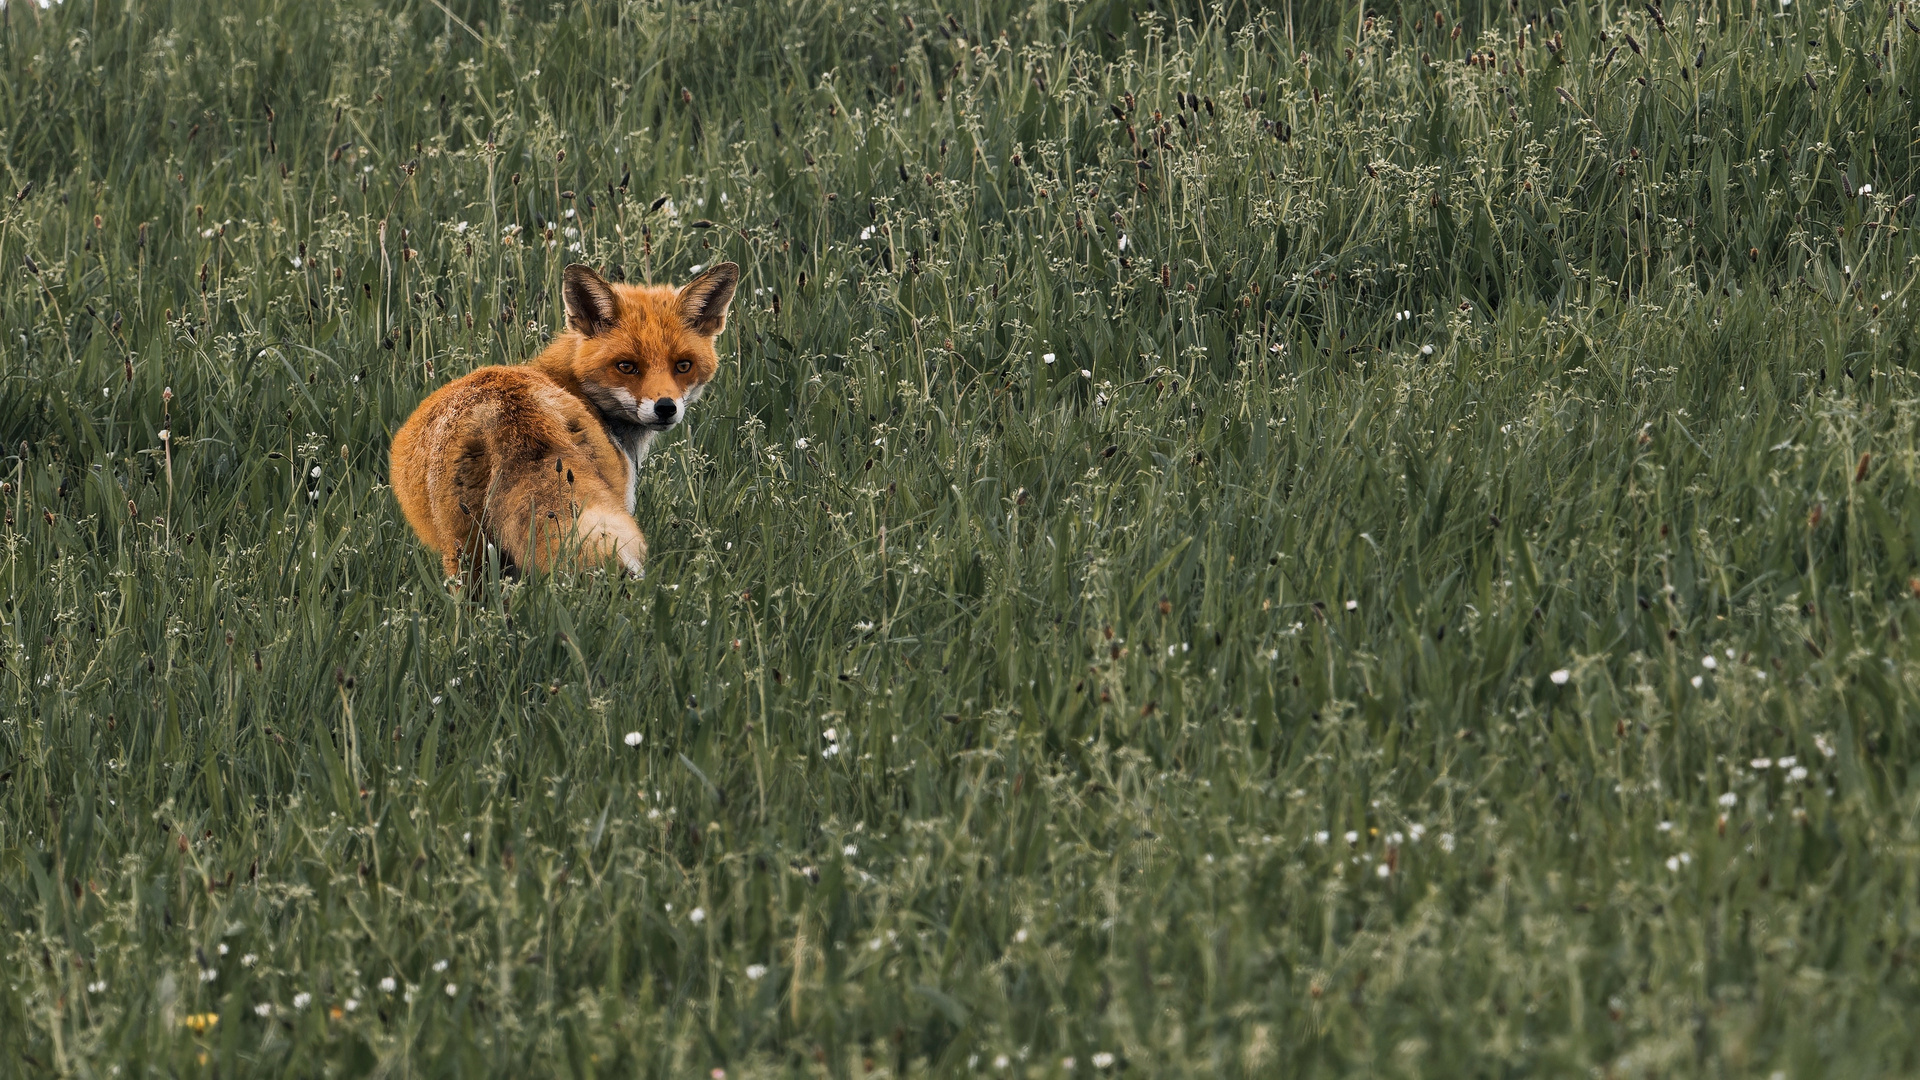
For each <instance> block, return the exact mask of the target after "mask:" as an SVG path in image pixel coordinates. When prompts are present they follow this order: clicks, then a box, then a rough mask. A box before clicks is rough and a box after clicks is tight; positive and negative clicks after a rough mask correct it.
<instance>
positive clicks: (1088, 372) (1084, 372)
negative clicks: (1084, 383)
mask: <svg viewBox="0 0 1920 1080" xmlns="http://www.w3.org/2000/svg"><path fill="white" fill-rule="evenodd" d="M1080 377H1081V378H1083V379H1091V378H1093V371H1092V369H1090V368H1081V369H1080Z"/></svg>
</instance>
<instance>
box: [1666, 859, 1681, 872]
mask: <svg viewBox="0 0 1920 1080" xmlns="http://www.w3.org/2000/svg"><path fill="white" fill-rule="evenodd" d="M1667 869H1669V870H1671V871H1673V872H1674V873H1676V874H1677V873H1679V872H1680V856H1678V855H1669V856H1667Z"/></svg>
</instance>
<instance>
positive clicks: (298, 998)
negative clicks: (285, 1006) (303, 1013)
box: [293, 990, 313, 1009]
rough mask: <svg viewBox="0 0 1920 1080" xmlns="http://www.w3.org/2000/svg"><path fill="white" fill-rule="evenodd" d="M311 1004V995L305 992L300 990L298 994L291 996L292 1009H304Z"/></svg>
mask: <svg viewBox="0 0 1920 1080" xmlns="http://www.w3.org/2000/svg"><path fill="white" fill-rule="evenodd" d="M311 1004H313V995H312V994H309V993H307V992H306V991H305V990H302V991H300V992H299V993H297V994H295V995H293V1007H294V1008H296V1009H304V1008H306V1007H307V1006H309V1005H311Z"/></svg>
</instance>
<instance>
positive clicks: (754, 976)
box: [747, 964, 767, 982]
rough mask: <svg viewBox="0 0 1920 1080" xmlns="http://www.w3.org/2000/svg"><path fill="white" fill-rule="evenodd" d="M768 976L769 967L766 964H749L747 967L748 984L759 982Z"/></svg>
mask: <svg viewBox="0 0 1920 1080" xmlns="http://www.w3.org/2000/svg"><path fill="white" fill-rule="evenodd" d="M766 974H767V965H765V964H748V965H747V981H748V982H759V981H760V980H761V979H763V978H765V977H766Z"/></svg>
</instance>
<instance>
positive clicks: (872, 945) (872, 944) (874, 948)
mask: <svg viewBox="0 0 1920 1080" xmlns="http://www.w3.org/2000/svg"><path fill="white" fill-rule="evenodd" d="M882 944H884V942H882V941H881V940H880V939H879V938H874V939H873V940H872V941H869V942H867V951H868V952H879V951H880V946H881V945H882Z"/></svg>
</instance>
